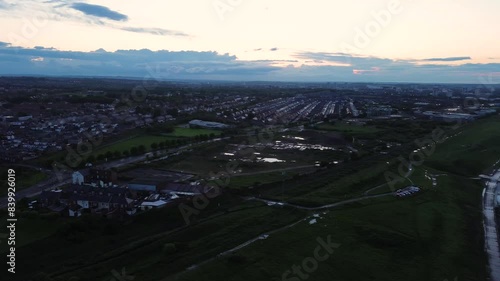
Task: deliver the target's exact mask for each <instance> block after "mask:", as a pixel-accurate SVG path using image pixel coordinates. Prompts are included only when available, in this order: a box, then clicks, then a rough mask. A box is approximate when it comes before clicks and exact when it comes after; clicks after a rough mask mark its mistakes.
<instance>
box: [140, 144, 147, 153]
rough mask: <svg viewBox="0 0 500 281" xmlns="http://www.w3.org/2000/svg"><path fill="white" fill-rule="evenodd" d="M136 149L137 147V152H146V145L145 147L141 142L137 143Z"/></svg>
mask: <svg viewBox="0 0 500 281" xmlns="http://www.w3.org/2000/svg"><path fill="white" fill-rule="evenodd" d="M138 149H139V153H144V152H146V147H145V146H144V145H143V144H141V145H139V148H138Z"/></svg>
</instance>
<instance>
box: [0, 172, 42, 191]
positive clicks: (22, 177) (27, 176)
mask: <svg viewBox="0 0 500 281" xmlns="http://www.w3.org/2000/svg"><path fill="white" fill-rule="evenodd" d="M8 169H14V170H15V171H16V191H18V190H21V189H24V188H27V187H30V186H32V185H35V184H37V183H39V182H41V181H43V180H45V179H47V175H46V174H45V173H42V172H38V171H35V170H33V169H31V168H26V167H17V166H14V167H8V166H0V171H1V172H2V175H1V177H0V181H1V182H0V196H5V195H6V194H7V188H8V185H7V170H8Z"/></svg>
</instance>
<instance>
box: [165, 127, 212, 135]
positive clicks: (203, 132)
mask: <svg viewBox="0 0 500 281" xmlns="http://www.w3.org/2000/svg"><path fill="white" fill-rule="evenodd" d="M221 133H222V131H219V130H210V129H194V128H179V127H178V128H175V130H174V132H173V133H170V134H166V135H169V136H173V137H194V136H199V135H210V134H214V135H216V136H219V135H220V134H221Z"/></svg>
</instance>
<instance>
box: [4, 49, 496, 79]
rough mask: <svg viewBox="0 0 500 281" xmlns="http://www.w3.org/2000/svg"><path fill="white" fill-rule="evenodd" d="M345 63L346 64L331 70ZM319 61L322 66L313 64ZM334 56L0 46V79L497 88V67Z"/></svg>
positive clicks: (308, 53) (330, 54)
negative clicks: (39, 77)
mask: <svg viewBox="0 0 500 281" xmlns="http://www.w3.org/2000/svg"><path fill="white" fill-rule="evenodd" d="M346 58H349V59H350V64H338V65H337V64H332V63H328V62H336V61H339V60H340V61H342V60H343V59H346ZM318 61H321V62H324V63H320V64H318ZM419 62H420V61H419V60H393V59H387V58H378V57H360V56H351V55H348V54H339V53H321V52H318V53H314V52H302V53H298V54H296V55H295V58H294V59H289V60H253V61H243V60H239V59H238V58H237V57H236V56H234V55H230V54H221V53H217V52H213V51H205V52H198V51H168V50H159V51H152V50H149V49H142V50H117V51H113V52H109V51H106V50H104V49H97V50H95V51H91V52H77V51H61V50H57V49H54V48H46V47H43V46H37V47H34V48H23V47H15V46H12V45H10V44H8V43H5V42H0V75H43V76H45V75H53V76H68V75H70V76H96V77H97V76H106V77H113V76H124V77H136V78H149V79H153V78H156V79H208V80H237V81H258V80H261V81H296V82H301V81H303V82H312V81H315V82H316V81H322V82H325V81H330V82H335V81H339V82H340V81H341V82H411V83H418V82H426V83H482V81H480V80H479V78H480V77H487V78H488V79H487V81H488V83H500V71H499V69H500V63H488V64H479V63H465V64H461V65H445V64H442V63H439V61H438V62H436V63H428V64H422V63H421V62H420V63H419Z"/></svg>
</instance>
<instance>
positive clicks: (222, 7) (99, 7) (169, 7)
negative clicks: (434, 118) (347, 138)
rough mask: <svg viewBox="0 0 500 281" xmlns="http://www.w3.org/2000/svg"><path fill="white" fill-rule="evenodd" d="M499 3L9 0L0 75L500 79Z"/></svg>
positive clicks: (2, 5)
mask: <svg viewBox="0 0 500 281" xmlns="http://www.w3.org/2000/svg"><path fill="white" fill-rule="evenodd" d="M499 12H500V1H498V0H475V1H470V0H439V1H436V0H349V1H347V0H344V1H340V0H314V1H306V0H251V1H250V0H168V1H158V0H155V1H153V0H127V1H118V0H91V1H85V0H41V1H35V0H0V26H2V32H0V75H78V76H80V75H82V76H126V77H139V78H141V77H143V78H147V77H153V78H158V79H215V80H242V81H249V80H250V81H256V80H260V81H298V82H300V81H305V82H308V81H326V82H340V81H345V82H427V83H434V82H436V83H483V84H491V83H495V84H498V83H500V20H498V14H499Z"/></svg>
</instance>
